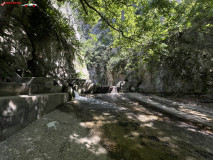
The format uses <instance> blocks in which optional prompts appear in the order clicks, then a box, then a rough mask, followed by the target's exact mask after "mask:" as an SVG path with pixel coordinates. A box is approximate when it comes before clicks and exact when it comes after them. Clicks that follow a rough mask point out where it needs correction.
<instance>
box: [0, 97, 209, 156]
mask: <svg viewBox="0 0 213 160" xmlns="http://www.w3.org/2000/svg"><path fill="white" fill-rule="evenodd" d="M53 122H54V123H53ZM47 124H49V126H50V124H51V126H53V127H50V128H48V126H47ZM52 124H55V127H54V125H52ZM212 151H213V134H212V133H211V132H209V131H206V130H202V129H200V128H197V127H196V126H192V125H190V124H187V123H184V122H181V121H178V120H176V119H173V118H172V119H171V118H168V117H167V116H166V115H163V114H161V113H159V112H155V111H152V110H149V109H147V108H145V107H144V106H142V105H140V104H139V103H137V102H135V101H132V100H130V99H128V98H127V97H125V96H124V95H119V94H99V95H89V96H88V97H79V98H77V100H75V101H72V102H69V103H67V104H65V105H62V106H60V107H58V108H57V109H56V110H55V111H53V112H51V113H49V114H47V115H46V116H45V117H43V118H42V119H40V120H37V121H35V122H34V123H32V124H31V125H29V126H28V127H26V128H25V129H23V130H22V131H21V132H19V133H17V134H15V135H13V136H11V137H10V138H8V139H7V140H6V141H3V142H2V143H0V155H1V156H0V159H2V160H7V159H8V160H9V159H21V160H25V159H27V160H28V159H53V160H59V159H60V160H61V159H62V160H70V159H75V160H78V159H79V160H83V159H89V160H90V159H92V160H93V159H94V160H95V159H96V160H97V159H117V160H121V159H123V160H130V159H131V160H143V159H145V160H149V159H150V160H153V159H164V160H170V159H175V160H176V159H180V160H182V159H197V160H202V159H207V160H208V159H209V160H210V159H213V152H212Z"/></svg>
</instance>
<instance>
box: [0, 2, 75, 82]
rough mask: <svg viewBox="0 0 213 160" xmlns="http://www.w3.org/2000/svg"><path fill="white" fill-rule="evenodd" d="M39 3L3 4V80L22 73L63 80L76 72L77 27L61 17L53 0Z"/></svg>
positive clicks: (0, 65)
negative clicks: (32, 5)
mask: <svg viewBox="0 0 213 160" xmlns="http://www.w3.org/2000/svg"><path fill="white" fill-rule="evenodd" d="M25 2H26V3H27V1H23V2H22V4H24V3H25ZM37 4H38V7H35V8H33V7H22V6H21V5H7V6H5V7H2V8H3V10H1V13H2V14H1V17H0V22H1V26H0V79H1V80H4V81H9V79H10V78H12V77H14V76H18V75H19V76H35V77H50V76H51V77H54V78H55V79H56V80H57V81H58V83H62V81H63V80H66V79H68V78H71V77H74V75H75V69H74V65H73V59H74V56H75V53H76V52H77V50H78V46H79V42H78V40H77V38H76V32H75V29H74V28H73V26H71V25H70V24H69V25H67V23H66V22H65V23H64V24H60V21H58V19H57V17H58V18H63V17H61V13H60V12H59V11H58V10H56V9H55V8H54V7H53V5H52V4H51V3H49V1H43V0H42V1H38V2H37ZM53 11H54V12H53ZM66 27H67V28H66ZM66 29H67V30H66ZM68 29H69V30H68ZM66 34H69V35H71V36H70V37H71V38H70V37H69V38H67V37H66Z"/></svg>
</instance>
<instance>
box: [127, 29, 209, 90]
mask: <svg viewBox="0 0 213 160" xmlns="http://www.w3.org/2000/svg"><path fill="white" fill-rule="evenodd" d="M212 35H213V32H212V31H210V32H208V33H206V34H205V33H202V32H195V31H193V30H190V31H187V32H186V33H184V34H183V35H182V36H181V37H179V38H178V39H177V41H176V42H175V43H173V44H169V50H170V53H171V56H167V57H164V58H163V61H161V62H157V61H154V60H153V61H151V62H150V63H148V64H143V65H142V66H141V68H140V69H141V74H140V75H137V73H132V72H131V73H130V74H127V77H126V79H127V82H128V83H127V85H128V88H129V89H131V86H134V87H135V88H136V90H138V91H141V92H165V93H212V92H213V86H212V82H213V54H212V53H213V46H212V42H213V39H212ZM133 75H134V76H133ZM136 75H137V76H136Z"/></svg>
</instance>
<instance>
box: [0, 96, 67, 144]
mask: <svg viewBox="0 0 213 160" xmlns="http://www.w3.org/2000/svg"><path fill="white" fill-rule="evenodd" d="M67 101H68V94H67V93H52V94H38V95H32V96H26V95H24V96H23V95H22V96H10V97H0V141H1V140H3V139H5V138H7V137H9V136H11V135H12V134H14V133H16V132H18V131H20V130H21V129H22V128H24V127H26V126H27V125H28V124H30V123H31V122H33V121H35V120H36V119H40V118H41V117H42V116H43V115H44V114H47V113H49V112H51V111H53V110H54V109H55V108H56V107H57V106H58V105H60V104H63V103H66V102H67Z"/></svg>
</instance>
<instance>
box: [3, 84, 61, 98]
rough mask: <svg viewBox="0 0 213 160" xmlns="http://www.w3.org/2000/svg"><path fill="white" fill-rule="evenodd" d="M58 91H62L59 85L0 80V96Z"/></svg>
mask: <svg viewBox="0 0 213 160" xmlns="http://www.w3.org/2000/svg"><path fill="white" fill-rule="evenodd" d="M60 92H62V87H61V86H53V85H37V84H28V83H15V82H0V96H15V95H31V94H42V93H60Z"/></svg>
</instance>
